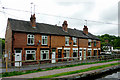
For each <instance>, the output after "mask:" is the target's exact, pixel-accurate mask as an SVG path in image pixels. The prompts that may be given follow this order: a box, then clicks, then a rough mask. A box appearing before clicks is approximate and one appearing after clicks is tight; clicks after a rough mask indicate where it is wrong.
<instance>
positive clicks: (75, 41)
mask: <svg viewBox="0 0 120 80" xmlns="http://www.w3.org/2000/svg"><path fill="white" fill-rule="evenodd" d="M72 40H73V46H77V38H75V37H72Z"/></svg>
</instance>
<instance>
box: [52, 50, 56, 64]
mask: <svg viewBox="0 0 120 80" xmlns="http://www.w3.org/2000/svg"><path fill="white" fill-rule="evenodd" d="M55 56H56V55H55V52H52V63H55V62H56V59H55Z"/></svg>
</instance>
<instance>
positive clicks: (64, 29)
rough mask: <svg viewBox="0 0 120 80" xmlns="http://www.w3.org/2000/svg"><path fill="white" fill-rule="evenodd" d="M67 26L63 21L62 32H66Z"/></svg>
mask: <svg viewBox="0 0 120 80" xmlns="http://www.w3.org/2000/svg"><path fill="white" fill-rule="evenodd" d="M67 26H68V24H67V21H66V20H65V21H64V22H63V24H62V29H63V31H65V32H67Z"/></svg>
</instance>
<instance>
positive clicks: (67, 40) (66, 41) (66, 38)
mask: <svg viewBox="0 0 120 80" xmlns="http://www.w3.org/2000/svg"><path fill="white" fill-rule="evenodd" d="M65 46H69V37H65Z"/></svg>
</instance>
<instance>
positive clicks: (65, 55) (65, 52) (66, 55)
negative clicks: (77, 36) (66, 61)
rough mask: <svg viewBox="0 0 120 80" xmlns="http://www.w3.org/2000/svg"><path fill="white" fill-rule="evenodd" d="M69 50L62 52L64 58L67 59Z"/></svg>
mask: <svg viewBox="0 0 120 80" xmlns="http://www.w3.org/2000/svg"><path fill="white" fill-rule="evenodd" d="M69 56H70V50H64V58H69Z"/></svg>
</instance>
